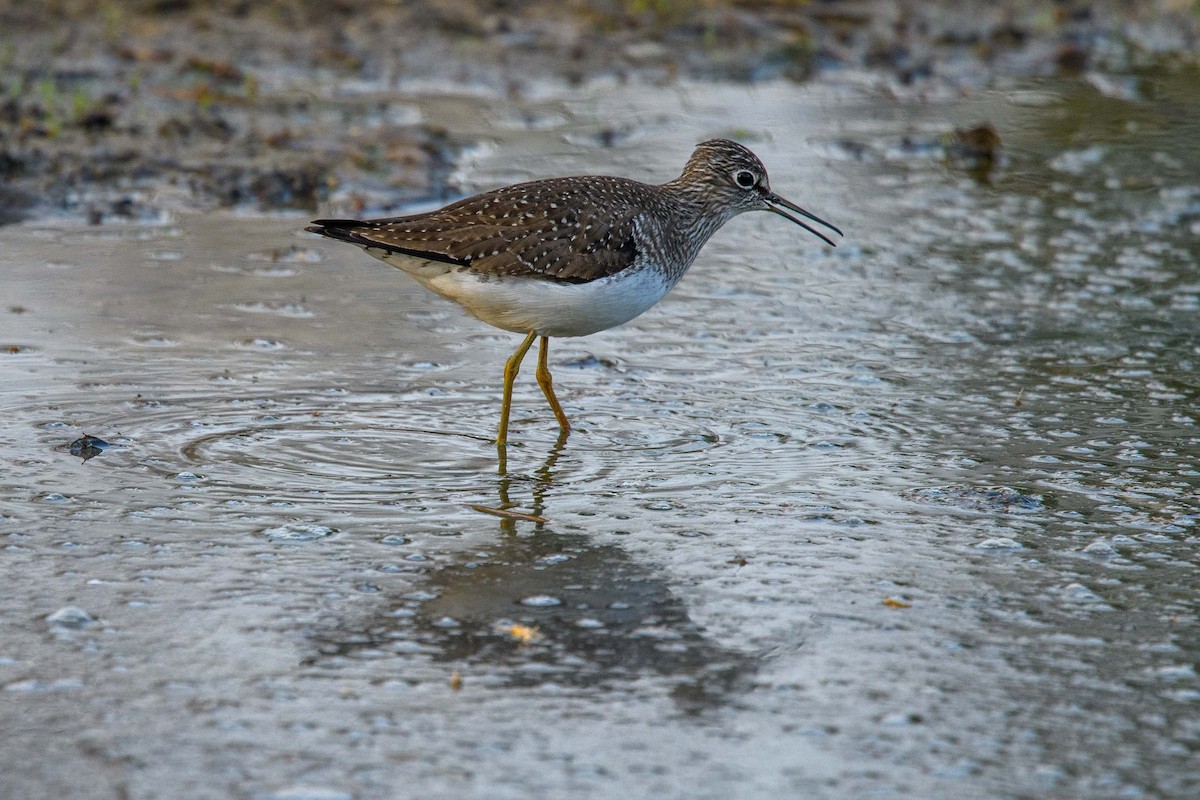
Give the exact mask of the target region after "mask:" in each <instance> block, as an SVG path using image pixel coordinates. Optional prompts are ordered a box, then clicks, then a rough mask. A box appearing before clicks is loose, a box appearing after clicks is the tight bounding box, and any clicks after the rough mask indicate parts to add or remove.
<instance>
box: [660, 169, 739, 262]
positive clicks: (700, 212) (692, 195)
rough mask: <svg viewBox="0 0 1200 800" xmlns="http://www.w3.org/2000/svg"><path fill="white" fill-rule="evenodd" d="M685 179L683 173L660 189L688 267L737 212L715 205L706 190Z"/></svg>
mask: <svg viewBox="0 0 1200 800" xmlns="http://www.w3.org/2000/svg"><path fill="white" fill-rule="evenodd" d="M686 177H687V176H686V173H685V175H682V176H680V177H679V178H676V179H675V180H673V181H671V182H670V183H664V184H663V185H662V186H660V187H659V188H660V190H661V191H662V195H663V199H664V200H665V202H666V205H667V207H668V208H670V209H671V222H672V225H671V227H672V229H673V231H672V233H674V234H677V235H678V236H679V237H680V242H679V243H680V245H681V247H682V251H683V252H684V253H686V254H687V259H686V263H687V264H688V265H691V263H692V261H693V260H694V259H695V258H696V256H697V255H698V254H699V253H700V249H701V248H702V247H704V245H705V244H706V243H707V242H708V240H709V238H711V237H712V235H713V234H714V233H716V232H717V231H718V230H719V229H720V227H721V226H722V225H724V224H725V223H726V222H728V221H729V220H730V219H732V218H733V217H735V216H737V213H738V212H736V211H732V210H731V209H730V208H729V207H728V206H722V205H719V204H714V203H713V202H712V201H711V195H710V194H709V192H708V190H707V189H706V188H705V187H703V186H698V185H696V184H695V183H693V182H689V181H687V180H685V179H686ZM685 268H686V267H685Z"/></svg>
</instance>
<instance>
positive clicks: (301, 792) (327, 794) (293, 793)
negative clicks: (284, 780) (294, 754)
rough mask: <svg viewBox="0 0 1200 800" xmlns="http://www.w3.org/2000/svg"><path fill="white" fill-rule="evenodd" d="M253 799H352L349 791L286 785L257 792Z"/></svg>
mask: <svg viewBox="0 0 1200 800" xmlns="http://www.w3.org/2000/svg"><path fill="white" fill-rule="evenodd" d="M253 797H254V800H352V796H351V794H350V793H349V792H343V791H342V790H341V789H331V788H328V787H325V786H288V787H285V788H283V789H276V790H275V791H273V792H258V793H256V794H255V795H253Z"/></svg>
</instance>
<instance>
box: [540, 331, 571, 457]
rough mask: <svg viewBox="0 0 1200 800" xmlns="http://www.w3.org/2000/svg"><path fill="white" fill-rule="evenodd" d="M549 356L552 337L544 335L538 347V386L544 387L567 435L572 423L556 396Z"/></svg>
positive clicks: (547, 397)
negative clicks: (551, 377)
mask: <svg viewBox="0 0 1200 800" xmlns="http://www.w3.org/2000/svg"><path fill="white" fill-rule="evenodd" d="M549 357H550V337H549V336H543V337H542V344H541V347H539V348H538V365H537V382H538V386H540V387H542V394H544V395H546V400H547V401H548V402H549V403H550V408H551V409H553V411H554V416H556V417H557V418H558V427H559V428H560V429H561V430H562V435H563V436H565V435H566V434H567V431H569V430H571V423H570V421H569V420H568V419H567V415H566V414H564V413H563V410H562V406H561V405H559V403H558V398H557V397H555V396H554V384H553V382H552V381H551V379H550V364H549V361H548V359H549Z"/></svg>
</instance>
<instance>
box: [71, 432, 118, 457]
mask: <svg viewBox="0 0 1200 800" xmlns="http://www.w3.org/2000/svg"><path fill="white" fill-rule="evenodd" d="M110 447H112V445H111V444H109V443H108V442H106V441H104V440H103V439H100V438H98V437H96V436H89V435H88V434H86V433H85V434H84V435H83V437H82V438H80V439H76V440H75V441H73V442H71V446H70V447H69V448H68V450H67V452H69V453H70V454H71V455H73V456H79V457H80V458H82V459H83V460H84V461H87V460H88V459H89V458H95V457H96V456H98V455H100V454H101V453H103V452H104V451H105V450H107V449H108V448H110Z"/></svg>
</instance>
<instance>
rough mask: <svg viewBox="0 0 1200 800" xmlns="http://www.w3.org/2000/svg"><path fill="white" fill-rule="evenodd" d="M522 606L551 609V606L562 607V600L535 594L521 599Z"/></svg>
mask: <svg viewBox="0 0 1200 800" xmlns="http://www.w3.org/2000/svg"><path fill="white" fill-rule="evenodd" d="M521 605H523V606H529V607H531V608H549V607H551V606H561V605H562V600H559V599H558V598H557V597H553V596H551V595H548V594H535V595H530V596H529V597H523V598H521Z"/></svg>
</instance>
